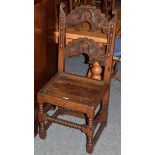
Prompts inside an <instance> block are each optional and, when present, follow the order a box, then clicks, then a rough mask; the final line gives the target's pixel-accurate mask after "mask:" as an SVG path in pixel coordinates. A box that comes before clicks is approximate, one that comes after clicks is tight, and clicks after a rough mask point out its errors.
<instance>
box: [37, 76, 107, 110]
mask: <svg viewBox="0 0 155 155" xmlns="http://www.w3.org/2000/svg"><path fill="white" fill-rule="evenodd" d="M106 88H107V87H106V86H105V83H104V82H103V81H99V80H98V81H97V80H93V79H87V78H85V77H80V76H76V75H72V74H67V73H57V75H55V77H54V78H52V79H51V80H50V81H49V83H48V84H47V85H46V86H45V87H44V88H43V89H41V90H40V92H39V95H43V96H46V98H48V100H50V99H51V100H53V99H54V101H55V102H54V104H56V105H59V106H62V107H65V108H67V105H65V104H64V103H65V102H66V101H67V102H71V103H72V104H73V106H72V105H69V107H68V108H70V109H73V110H76V109H77V107H75V104H76V105H79V106H81V111H82V112H86V111H85V109H88V108H90V109H92V110H94V109H96V107H97V106H98V103H99V102H100V101H101V100H102V97H103V94H104V92H105V91H106Z"/></svg>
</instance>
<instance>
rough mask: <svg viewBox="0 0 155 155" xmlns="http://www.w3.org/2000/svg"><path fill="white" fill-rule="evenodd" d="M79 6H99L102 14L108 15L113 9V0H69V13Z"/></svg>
mask: <svg viewBox="0 0 155 155" xmlns="http://www.w3.org/2000/svg"><path fill="white" fill-rule="evenodd" d="M80 5H95V6H99V8H100V9H101V10H102V12H104V13H105V14H106V15H108V14H109V11H112V10H113V9H115V0H69V10H70V11H71V10H72V9H74V8H75V7H77V6H80Z"/></svg>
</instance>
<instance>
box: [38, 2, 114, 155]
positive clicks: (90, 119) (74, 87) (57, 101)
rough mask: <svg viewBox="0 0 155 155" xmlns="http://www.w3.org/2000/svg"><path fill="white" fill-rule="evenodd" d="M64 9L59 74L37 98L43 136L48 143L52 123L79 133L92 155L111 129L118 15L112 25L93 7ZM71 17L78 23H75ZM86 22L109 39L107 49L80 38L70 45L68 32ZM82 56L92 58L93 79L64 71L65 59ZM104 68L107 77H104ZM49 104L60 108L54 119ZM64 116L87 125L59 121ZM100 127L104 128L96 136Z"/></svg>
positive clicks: (61, 7)
mask: <svg viewBox="0 0 155 155" xmlns="http://www.w3.org/2000/svg"><path fill="white" fill-rule="evenodd" d="M64 7H65V6H64V4H60V17H59V53H58V73H57V74H56V75H55V76H54V77H53V78H51V80H50V81H49V82H48V83H47V84H46V85H45V86H44V87H43V88H42V89H41V90H40V91H39V92H38V94H37V101H38V105H39V112H38V120H39V136H40V138H42V139H45V138H46V135H47V128H48V127H49V126H50V125H51V124H52V123H57V124H60V125H64V126H67V127H71V128H75V129H79V130H81V131H82V132H84V133H85V134H86V137H87V142H86V150H87V152H88V153H92V152H93V149H94V146H95V144H96V142H97V141H98V139H99V137H100V135H101V133H102V131H103V129H104V127H106V125H107V117H108V104H109V95H110V80H111V68H112V57H113V49H114V38H115V29H116V18H117V13H116V11H113V15H114V16H113V18H112V19H111V20H110V21H108V20H107V19H106V18H105V15H104V14H102V13H101V11H100V10H98V9H96V8H95V7H92V6H80V7H77V8H75V10H72V11H71V13H70V14H68V15H66V14H65V12H64V11H63V8H64ZM71 16H73V17H74V20H71V18H70V17H71ZM72 19H73V18H72ZM83 22H89V23H90V24H91V26H92V28H93V30H101V31H102V32H103V33H105V34H106V35H107V39H108V42H107V45H105V47H101V46H100V45H99V44H98V43H97V42H95V41H94V40H92V39H88V38H77V39H73V40H72V41H71V42H69V43H66V41H65V40H66V37H65V36H66V35H65V33H66V28H68V27H70V26H76V24H80V23H83ZM82 53H85V54H87V55H88V56H89V63H90V64H92V66H93V67H92V76H91V77H90V78H86V77H81V76H78V75H73V74H69V73H66V72H65V70H64V61H65V57H71V56H78V55H80V54H82ZM101 66H104V76H101V72H102V67H101ZM46 103H48V104H49V105H55V106H57V109H56V111H55V113H54V114H53V115H52V116H51V115H50V114H49V113H47V110H46V109H44V104H46ZM97 108H99V110H98V111H96V110H97ZM64 114H67V115H71V116H75V117H79V118H83V119H85V120H86V123H85V124H77V123H74V122H70V121H67V120H63V119H60V118H58V116H59V115H64ZM98 125H100V127H99V129H98V130H97V132H96V134H95V135H94V133H95V129H96V127H97V126H98Z"/></svg>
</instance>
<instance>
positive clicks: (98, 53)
mask: <svg viewBox="0 0 155 155" xmlns="http://www.w3.org/2000/svg"><path fill="white" fill-rule="evenodd" d="M82 53H85V54H87V55H88V56H89V63H91V64H92V63H93V62H95V61H98V62H99V63H100V64H101V65H104V56H105V48H104V47H100V46H99V45H98V44H97V43H96V42H94V40H92V39H88V38H79V39H74V40H72V41H71V42H69V43H68V44H67V46H66V47H65V48H64V56H66V57H68V56H79V55H80V54H82Z"/></svg>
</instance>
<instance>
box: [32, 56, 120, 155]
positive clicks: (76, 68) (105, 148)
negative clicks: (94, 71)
mask: <svg viewBox="0 0 155 155" xmlns="http://www.w3.org/2000/svg"><path fill="white" fill-rule="evenodd" d="M83 62H84V57H83V56H80V57H73V58H67V60H66V68H67V69H66V71H67V72H70V73H76V74H79V75H83V76H84V75H85V74H86V71H87V69H88V65H87V64H84V63H83ZM65 119H68V120H70V121H72V120H74V121H75V120H76V121H77V123H82V122H83V120H81V119H76V118H74V117H69V116H65ZM85 144H86V137H85V134H83V133H82V132H80V131H79V130H75V129H71V128H68V127H64V126H60V125H57V124H53V125H52V126H51V127H50V128H49V129H48V132H47V138H46V140H41V139H40V138H39V136H37V137H36V138H35V140H34V154H35V155H87V153H86V150H85ZM103 154H104V155H121V83H120V82H119V81H117V80H115V79H112V82H111V95H110V105H109V119H108V125H107V127H106V128H105V129H104V131H103V133H102V135H101V137H100V139H99V141H98V142H97V144H96V146H95V149H94V152H93V155H103Z"/></svg>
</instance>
